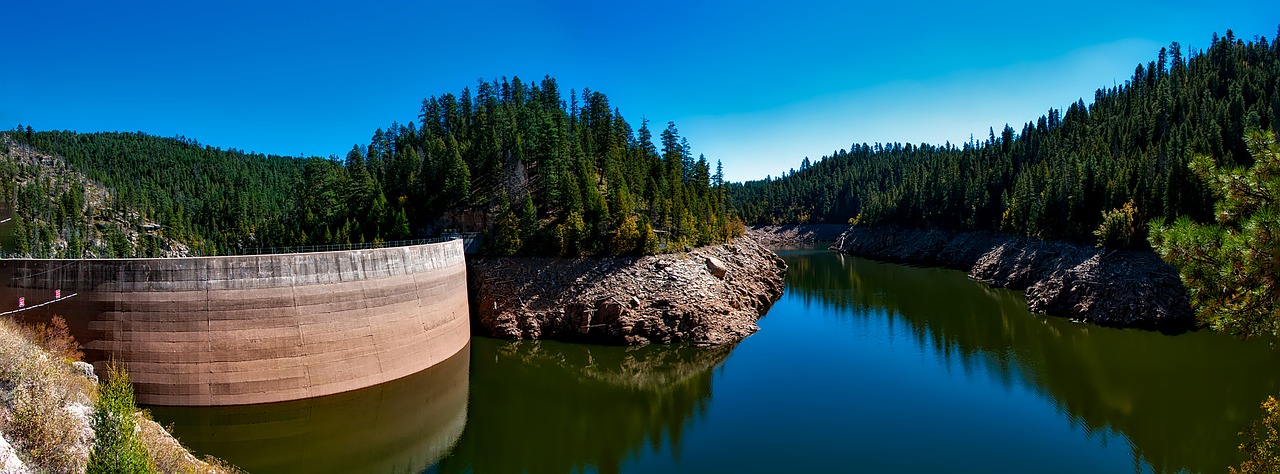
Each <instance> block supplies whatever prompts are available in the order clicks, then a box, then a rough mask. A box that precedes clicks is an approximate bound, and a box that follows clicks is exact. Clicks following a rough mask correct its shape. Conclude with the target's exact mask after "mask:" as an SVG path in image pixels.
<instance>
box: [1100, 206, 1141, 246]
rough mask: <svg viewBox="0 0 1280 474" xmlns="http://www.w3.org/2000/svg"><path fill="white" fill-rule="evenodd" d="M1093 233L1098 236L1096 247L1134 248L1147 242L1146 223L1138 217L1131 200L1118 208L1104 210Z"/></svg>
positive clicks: (1136, 208) (1135, 207)
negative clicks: (1100, 221)
mask: <svg viewBox="0 0 1280 474" xmlns="http://www.w3.org/2000/svg"><path fill="white" fill-rule="evenodd" d="M1093 235H1094V236H1096V237H1097V238H1098V247H1109V248H1121V249H1126V248H1136V247H1141V246H1143V245H1145V244H1146V242H1147V240H1146V237H1147V228H1146V225H1145V224H1143V223H1142V220H1141V219H1139V218H1138V207H1137V206H1135V205H1134V204H1133V201H1132V200H1130V201H1129V202H1126V203H1124V206H1121V207H1120V208H1119V209H1112V210H1110V211H1104V212H1103V213H1102V223H1101V224H1098V229H1097V230H1095V231H1093Z"/></svg>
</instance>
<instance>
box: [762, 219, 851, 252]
mask: <svg viewBox="0 0 1280 474" xmlns="http://www.w3.org/2000/svg"><path fill="white" fill-rule="evenodd" d="M848 229H849V226H847V225H844V224H800V225H795V224H792V225H757V226H751V227H748V228H747V235H748V236H751V237H752V238H754V239H756V241H758V242H760V243H761V244H764V245H767V246H770V247H781V246H786V245H801V244H810V243H814V242H835V240H836V239H838V238H840V234H843V233H844V231H845V230H848Z"/></svg>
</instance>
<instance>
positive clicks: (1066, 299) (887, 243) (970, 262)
mask: <svg viewBox="0 0 1280 474" xmlns="http://www.w3.org/2000/svg"><path fill="white" fill-rule="evenodd" d="M832 248H833V249H836V250H839V251H842V252H845V253H848V254H852V255H857V256H861V257H867V258H873V259H877V260H885V261H891V262H897V263H907V264H914V265H930V266H941V267H947V268H954V269H957V270H964V271H967V272H969V277H970V278H973V279H975V280H980V281H985V282H987V283H990V284H992V285H994V286H999V287H1004V288H1009V289H1012V290H1020V291H1024V292H1025V293H1026V298H1027V308H1028V309H1029V310H1031V311H1032V312H1036V313H1043V314H1050V315H1054V316H1063V317H1068V318H1071V319H1073V320H1077V321H1082V322H1089V323H1094V324H1099V325H1104V326H1115V327H1136V328H1144V329H1157V330H1162V331H1169V332H1180V331H1186V330H1188V329H1191V328H1193V327H1195V318H1194V316H1193V315H1192V313H1191V308H1190V304H1189V302H1188V299H1187V293H1186V289H1185V288H1184V287H1183V286H1182V280H1181V279H1180V278H1179V277H1178V272H1177V271H1176V270H1174V269H1173V267H1171V266H1169V264H1167V263H1165V262H1164V261H1162V260H1160V257H1159V256H1157V255H1156V254H1155V253H1153V252H1150V251H1145V252H1143V251H1134V250H1109V249H1097V248H1092V247H1084V246H1080V245H1074V244H1069V243H1064V242H1045V241H1041V240H1036V239H1029V238H1018V237H1012V236H1007V235H1001V234H996V233H992V232H948V231H939V230H909V229H899V228H892V227H863V226H856V227H852V228H850V229H849V230H848V231H846V232H845V233H844V234H843V235H841V236H840V239H839V240H837V241H836V244H835V245H834V246H832Z"/></svg>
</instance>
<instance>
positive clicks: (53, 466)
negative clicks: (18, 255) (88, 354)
mask: <svg viewBox="0 0 1280 474" xmlns="http://www.w3.org/2000/svg"><path fill="white" fill-rule="evenodd" d="M0 384H3V385H4V386H6V388H8V389H9V396H8V400H6V403H4V404H3V405H0V428H3V431H4V433H5V437H6V438H8V440H9V441H10V442H11V443H12V444H13V445H14V447H15V448H17V450H18V452H19V453H21V457H22V459H23V461H25V462H26V463H27V464H28V465H33V466H34V467H36V468H37V470H44V471H48V472H78V471H81V470H83V469H84V466H85V461H86V459H87V457H88V452H87V449H86V447H87V445H88V442H89V437H90V436H91V433H90V432H89V430H88V426H86V423H85V422H84V420H83V419H82V418H81V417H80V416H79V415H77V413H75V412H73V411H72V409H73V408H75V407H84V408H86V409H87V407H88V404H89V402H90V393H92V391H93V383H92V382H90V381H89V380H88V379H85V378H84V377H81V376H79V375H75V374H73V373H72V372H71V370H70V369H69V368H68V367H67V366H66V363H65V362H64V361H61V360H57V359H56V358H54V357H50V356H49V355H48V353H46V352H45V351H43V350H41V349H40V348H39V347H38V346H36V345H34V344H32V343H30V342H29V341H28V340H27V338H26V337H25V336H24V335H23V334H22V331H21V330H19V329H18V328H17V327H16V326H15V325H13V324H11V323H9V322H0Z"/></svg>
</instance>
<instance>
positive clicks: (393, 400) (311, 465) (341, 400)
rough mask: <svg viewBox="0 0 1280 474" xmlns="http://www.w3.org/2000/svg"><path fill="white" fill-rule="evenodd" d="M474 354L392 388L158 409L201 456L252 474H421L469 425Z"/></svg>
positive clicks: (455, 358)
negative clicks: (290, 399) (269, 401)
mask: <svg viewBox="0 0 1280 474" xmlns="http://www.w3.org/2000/svg"><path fill="white" fill-rule="evenodd" d="M470 362H471V351H470V350H468V349H467V348H463V349H462V350H461V351H459V352H458V354H455V355H454V356H453V357H450V358H449V359H448V360H446V361H444V362H441V363H440V364H437V365H436V366H434V367H431V368H430V369H427V370H424V371H422V372H419V373H417V374H414V375H410V376H408V377H404V378H401V379H398V380H395V381H391V382H388V383H385V384H381V385H377V386H374V387H370V388H366V389H362V390H357V391H353V392H346V393H340V394H336V395H329V396H325V397H320V398H312V399H307V400H299V401H293V402H282V403H272V404H266V405H246V406H231V407H151V408H150V410H151V414H152V416H153V417H154V418H155V419H156V421H159V422H160V423H161V424H163V425H165V426H170V424H172V429H173V431H174V434H175V435H176V436H177V437H178V439H179V440H181V441H182V443H183V444H185V445H187V446H188V447H190V448H191V449H192V450H194V451H196V452H197V453H202V454H213V455H215V456H217V457H219V458H221V459H223V460H226V461H228V462H230V463H232V464H235V465H236V466H238V467H240V468H242V469H244V470H246V471H248V472H254V473H257V472H263V473H266V472H271V473H287V472H298V473H324V472H334V473H350V472H418V471H421V470H423V469H425V468H427V467H428V466H430V465H431V464H432V463H434V462H436V461H437V460H439V459H440V458H441V457H443V456H444V455H445V454H446V453H448V451H449V448H450V447H452V446H453V445H454V444H455V443H456V442H457V441H458V438H459V437H460V436H461V435H462V432H463V428H464V426H465V425H466V423H467V388H468V384H467V378H468V373H467V372H468V368H469V366H470Z"/></svg>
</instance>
